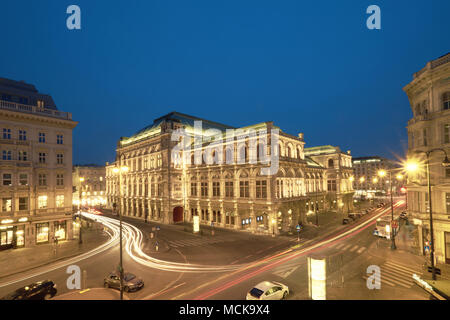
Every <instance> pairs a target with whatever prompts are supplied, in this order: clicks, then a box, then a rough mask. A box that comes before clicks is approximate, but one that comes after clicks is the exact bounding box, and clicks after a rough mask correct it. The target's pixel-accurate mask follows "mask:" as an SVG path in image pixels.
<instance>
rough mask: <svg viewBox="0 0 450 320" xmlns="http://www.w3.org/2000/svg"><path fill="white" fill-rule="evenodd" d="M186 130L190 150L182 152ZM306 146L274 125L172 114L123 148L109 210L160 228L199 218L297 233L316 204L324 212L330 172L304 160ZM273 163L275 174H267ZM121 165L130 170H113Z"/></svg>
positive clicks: (109, 170)
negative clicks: (237, 124)
mask: <svg viewBox="0 0 450 320" xmlns="http://www.w3.org/2000/svg"><path fill="white" fill-rule="evenodd" d="M196 122H197V123H198V122H200V123H201V129H198V127H197V126H196ZM180 130H183V131H184V132H185V134H186V138H185V140H184V141H187V142H188V143H187V145H188V146H189V148H187V149H186V148H185V149H183V151H182V152H180V153H176V152H174V150H176V149H177V146H179V145H180V141H181V140H180V139H179V138H178V137H177V136H176V132H179V131H180ZM252 132H253V133H256V134H255V135H252ZM228 133H230V136H232V139H225V136H226V137H229V136H228ZM174 135H175V138H174ZM196 137H197V138H198V137H200V139H201V142H200V143H196V142H195V141H196V140H195V139H197V138H196ZM220 137H223V139H222V140H220ZM261 141H264V143H262V142H261ZM275 142H276V144H275ZM304 145H305V142H304V139H303V134H302V133H300V134H298V136H292V135H289V134H286V133H284V132H282V131H281V130H280V129H279V128H278V127H276V126H274V124H273V123H272V122H263V123H259V124H255V125H252V126H248V127H243V128H234V127H231V126H227V125H223V124H220V123H217V122H213V121H208V120H204V119H200V118H196V117H193V116H189V115H185V114H181V113H178V112H172V113H169V114H167V115H165V116H163V117H160V118H158V119H156V120H154V123H153V124H152V125H150V126H148V127H146V128H144V129H142V130H140V131H139V132H137V133H136V134H135V135H133V136H131V137H129V138H122V139H121V140H120V141H119V142H118V145H117V149H116V160H115V162H114V163H107V165H106V192H107V203H108V207H110V208H112V207H113V204H114V203H116V205H117V207H118V208H120V209H121V211H122V213H123V214H124V215H127V216H130V217H135V218H139V219H142V220H144V219H148V220H153V221H160V222H162V223H177V222H181V221H188V222H191V221H193V217H194V216H199V219H200V223H201V224H207V225H211V223H213V224H214V225H215V226H220V227H225V228H232V229H243V230H249V231H252V232H262V233H277V234H278V233H279V232H286V231H292V230H293V229H294V228H295V226H296V224H297V223H298V222H299V221H303V222H305V220H306V215H307V213H308V212H309V213H311V212H312V211H313V210H314V202H316V203H317V205H318V206H319V207H320V209H324V207H325V201H324V199H325V196H326V176H325V174H326V172H327V168H325V167H323V166H322V165H320V164H319V163H318V162H316V161H314V160H313V159H311V158H308V157H305V153H304ZM197 155H198V156H197ZM177 157H178V158H177ZM267 158H270V159H271V161H269V162H264V159H267ZM225 159H226V161H225ZM273 159H276V161H275V160H273ZM275 162H276V164H277V165H276V170H275V171H272V172H271V173H270V174H267V172H264V170H261V169H262V168H268V167H269V166H270V165H273V164H274V163H275ZM350 165H351V161H350ZM122 166H127V167H128V168H129V170H128V171H127V172H126V173H123V174H122V173H119V174H118V173H115V172H114V171H113V169H114V168H119V167H122ZM119 183H120V186H121V190H120V191H119ZM350 187H351V186H350Z"/></svg>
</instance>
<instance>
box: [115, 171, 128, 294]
mask: <svg viewBox="0 0 450 320" xmlns="http://www.w3.org/2000/svg"><path fill="white" fill-rule="evenodd" d="M128 170H129V168H128V167H127V166H121V167H119V168H114V169H113V173H116V174H118V175H119V209H118V214H119V225H120V226H119V229H120V232H119V238H120V241H119V243H120V249H119V252H120V253H119V254H120V259H119V278H120V300H123V263H122V212H121V211H122V208H121V206H120V205H121V202H122V201H121V191H122V188H121V178H122V172H124V173H126V172H127V171H128Z"/></svg>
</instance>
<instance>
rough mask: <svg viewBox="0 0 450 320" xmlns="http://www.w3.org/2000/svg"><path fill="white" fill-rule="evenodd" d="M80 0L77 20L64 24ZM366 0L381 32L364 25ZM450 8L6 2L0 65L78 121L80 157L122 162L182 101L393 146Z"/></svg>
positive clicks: (242, 119)
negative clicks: (131, 145) (131, 144)
mask: <svg viewBox="0 0 450 320" xmlns="http://www.w3.org/2000/svg"><path fill="white" fill-rule="evenodd" d="M71 4H76V5H78V6H80V8H81V27H82V29H81V30H73V31H71V30H68V29H67V28H66V18H67V17H68V14H66V8H67V7H68V6H69V5H71ZM371 4H376V5H378V6H379V7H380V8H381V27H382V29H381V30H368V29H367V28H366V19H367V17H368V16H369V15H368V14H366V8H367V7H368V6H369V5H371ZM449 12H450V1H448V0H442V1H434V0H430V1H425V0H423V1H381V0H375V1H372V0H371V1H356V0H354V1H350V0H345V1H308V2H306V1H305V2H301V1H298V0H297V1H261V0H258V1H242V0H241V1H230V0H229V1H211V0H206V1H195V0H194V1H168V0H165V1H144V0H142V1H135V0H128V1H108V2H106V1H93V0H89V1H87V0H86V1H83V0H75V1H63V0H53V1H46V0H40V1H22V0H15V1H12V0H10V1H2V4H1V5H0V32H1V50H0V76H1V77H5V78H11V79H15V80H25V81H26V82H29V83H32V84H34V85H36V87H37V88H38V90H40V91H41V92H44V93H48V94H50V95H52V97H53V99H54V100H55V102H56V105H57V107H58V109H60V110H63V111H68V112H71V113H72V114H73V119H74V120H76V121H79V125H78V126H77V127H76V128H75V129H74V140H73V141H74V160H73V162H74V164H83V163H84V164H85V163H98V164H104V162H105V161H111V160H113V159H114V155H115V147H116V143H117V140H118V139H119V137H120V136H130V135H132V134H133V133H135V132H136V131H138V130H139V129H141V128H143V127H145V126H147V125H148V124H150V123H152V122H153V119H155V118H157V117H160V116H161V115H164V114H166V113H168V112H170V111H175V110H176V111H179V112H182V113H187V114H191V115H194V116H198V117H201V118H205V119H209V120H214V121H217V122H222V123H225V124H229V125H232V126H245V125H249V124H254V123H257V122H262V121H274V123H275V124H276V125H278V126H280V127H281V129H282V130H283V131H285V132H287V133H290V134H293V135H297V133H299V132H304V133H305V141H306V146H308V147H309V146H315V145H322V144H332V145H337V146H340V147H341V149H342V150H344V151H345V150H347V149H350V150H352V154H353V156H364V155H381V156H386V157H390V158H394V154H398V155H403V153H404V151H405V149H406V145H407V135H406V128H405V127H406V125H407V121H408V119H410V118H411V116H412V112H411V111H410V108H409V103H408V99H407V96H406V94H405V93H404V92H403V90H402V88H403V87H404V86H405V85H406V84H407V83H408V82H410V81H411V80H412V74H413V73H414V72H416V71H418V70H419V69H421V68H423V67H424V66H425V64H426V62H427V61H429V60H432V59H435V58H437V57H439V56H441V55H443V54H445V53H447V52H449V51H450V48H449V41H448V35H449V31H450V24H449V18H448V13H449ZM445 39H447V40H445Z"/></svg>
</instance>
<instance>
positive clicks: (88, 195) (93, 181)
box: [72, 165, 106, 208]
mask: <svg viewBox="0 0 450 320" xmlns="http://www.w3.org/2000/svg"><path fill="white" fill-rule="evenodd" d="M105 178H106V169H105V167H104V166H98V165H77V166H74V167H73V171H72V183H73V196H72V203H73V205H74V207H76V208H78V205H79V204H80V203H81V206H83V207H103V206H104V205H106V179H105ZM80 191H81V194H80Z"/></svg>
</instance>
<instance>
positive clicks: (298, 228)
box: [295, 224, 302, 232]
mask: <svg viewBox="0 0 450 320" xmlns="http://www.w3.org/2000/svg"><path fill="white" fill-rule="evenodd" d="M295 229H297V232H299V231H300V230H301V229H302V227H301V226H300V225H299V224H298V225H297V226H296V227H295Z"/></svg>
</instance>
